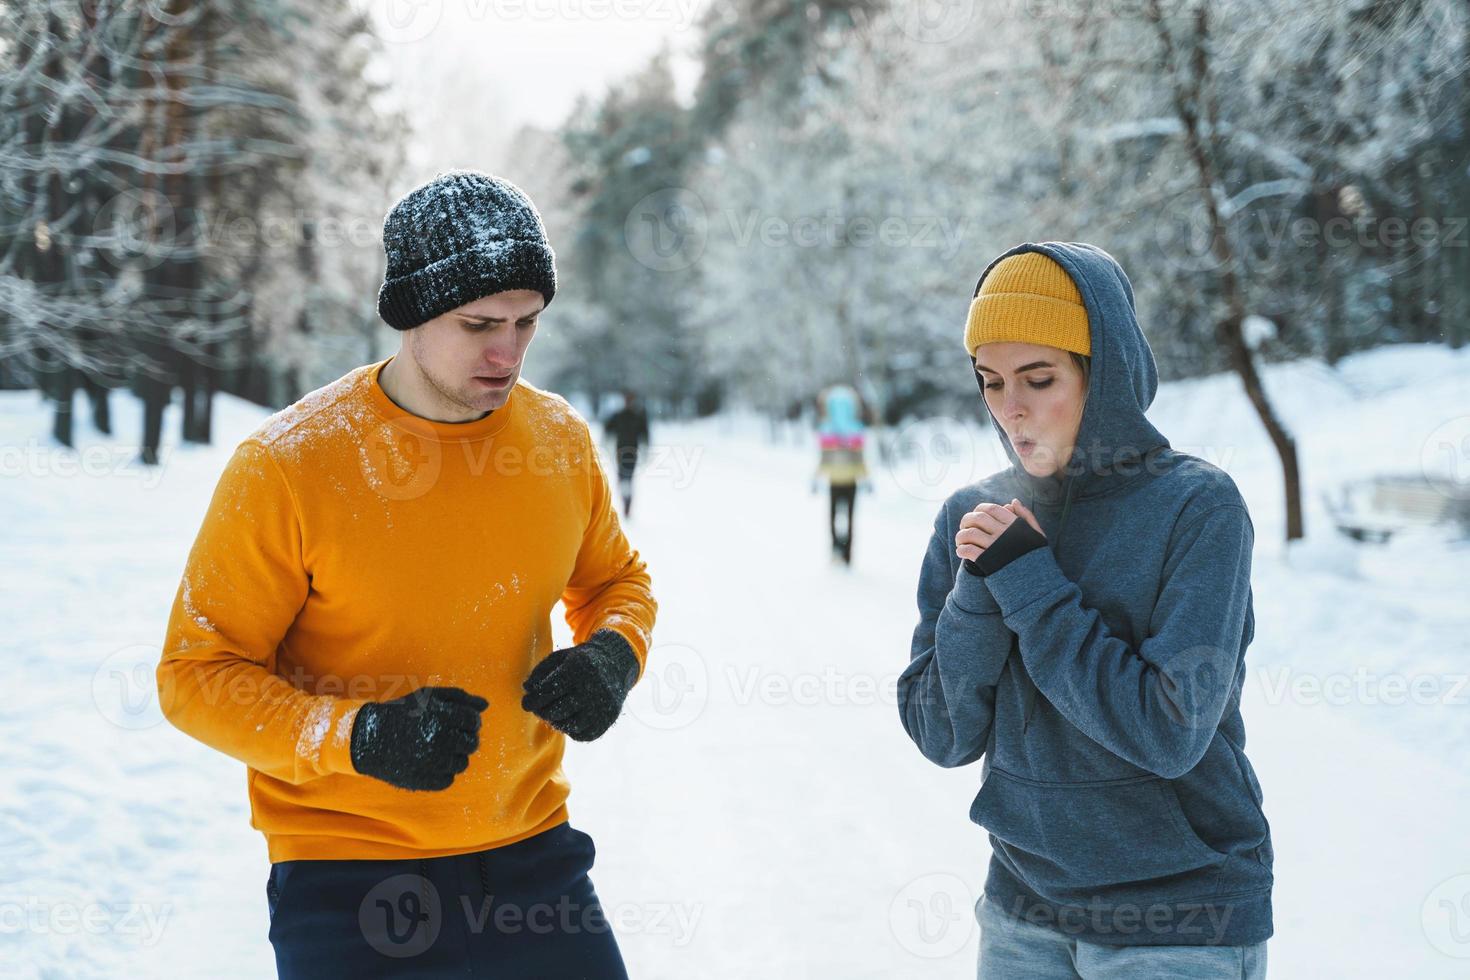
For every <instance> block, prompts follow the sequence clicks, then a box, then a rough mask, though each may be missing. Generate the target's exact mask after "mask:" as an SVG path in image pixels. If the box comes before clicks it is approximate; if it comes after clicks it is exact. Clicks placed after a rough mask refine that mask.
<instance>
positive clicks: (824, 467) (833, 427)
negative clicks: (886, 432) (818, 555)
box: [817, 385, 868, 565]
mask: <svg viewBox="0 0 1470 980" xmlns="http://www.w3.org/2000/svg"><path fill="white" fill-rule="evenodd" d="M818 413H819V417H820V418H819V423H818V426H817V437H818V442H819V444H820V446H821V452H822V456H821V461H820V462H819V463H818V464H817V472H818V473H820V474H821V475H822V476H823V477H825V478H826V480H827V485H828V488H829V490H828V494H829V501H830V504H831V511H830V515H829V520H830V522H831V531H832V556H833V557H834V558H841V559H842V562H843V564H846V565H851V564H852V522H853V511H854V509H855V507H856V505H857V491H858V482H859V481H860V480H863V479H865V478H866V477H867V475H868V468H867V464H866V463H865V462H864V461H863V442H864V436H865V433H866V427H865V426H864V424H863V410H862V402H861V401H860V400H859V399H858V394H857V392H856V391H854V390H852V389H851V388H849V387H848V386H847V385H834V386H832V387H831V388H828V389H827V390H826V391H825V392H823V393H822V395H821V396H820V397H819V399H818ZM839 512H841V513H842V514H843V522H842V527H841V528H840V529H839V528H838V522H837V515H838V513H839Z"/></svg>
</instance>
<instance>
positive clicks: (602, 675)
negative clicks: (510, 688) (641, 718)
mask: <svg viewBox="0 0 1470 980" xmlns="http://www.w3.org/2000/svg"><path fill="white" fill-rule="evenodd" d="M636 680H638V658H637V657H636V656H635V655H634V654H633V648H632V647H630V646H629V645H628V641H627V640H625V639H623V637H622V635H621V634H619V633H617V632H616V631H614V630H598V631H597V632H596V633H593V634H592V635H591V636H590V637H588V638H587V642H586V643H581V644H578V645H577V646H574V647H568V648H566V649H562V650H553V651H552V652H551V653H549V654H547V655H546V659H545V660H543V661H541V662H540V663H539V664H537V665H536V666H535V668H534V669H532V671H531V675H530V676H529V677H527V678H526V682H525V684H524V685H522V686H523V687H524V688H525V690H526V696H525V697H523V698H521V707H522V708H525V709H526V710H527V711H529V712H531V713H532V714H534V715H536V716H538V717H540V718H541V719H542V720H543V721H545V722H546V723H547V724H548V725H550V726H551V727H552V728H555V729H556V730H558V731H561V732H565V733H566V734H567V735H568V736H570V737H571V738H574V739H576V740H577V741H579V742H590V741H592V740H593V739H595V738H599V737H600V736H601V735H602V734H603V732H606V731H607V730H608V729H609V728H611V727H612V723H613V722H615V721H617V720H618V715H619V714H620V713H621V712H622V710H623V701H624V700H625V699H626V698H627V697H628V692H629V691H630V690H632V689H633V682H634V681H636Z"/></svg>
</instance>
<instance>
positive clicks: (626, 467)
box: [603, 388, 648, 517]
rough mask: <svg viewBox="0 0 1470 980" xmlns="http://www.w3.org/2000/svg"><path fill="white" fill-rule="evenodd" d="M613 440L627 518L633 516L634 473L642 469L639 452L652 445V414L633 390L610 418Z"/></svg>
mask: <svg viewBox="0 0 1470 980" xmlns="http://www.w3.org/2000/svg"><path fill="white" fill-rule="evenodd" d="M603 428H605V429H606V430H607V432H608V434H609V435H611V436H612V437H613V445H614V455H615V457H616V458H617V461H618V493H619V494H620V495H621V496H622V498H623V516H624V517H632V516H633V473H634V472H635V471H636V470H637V469H638V450H639V448H640V447H641V446H644V445H646V444H647V443H648V413H647V412H645V411H644V410H643V405H642V403H641V402H640V401H639V399H638V394H637V392H635V391H633V390H632V389H631V388H630V389H627V390H626V391H624V392H623V407H622V408H620V409H618V410H617V411H616V412H613V413H612V414H611V415H609V416H608V419H607V423H606V425H604V426H603Z"/></svg>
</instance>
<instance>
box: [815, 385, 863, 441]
mask: <svg viewBox="0 0 1470 980" xmlns="http://www.w3.org/2000/svg"><path fill="white" fill-rule="evenodd" d="M823 408H824V409H825V411H824V412H823V415H824V418H823V420H822V424H821V426H820V429H821V431H822V432H823V433H824V434H826V435H839V436H851V435H858V434H860V433H862V431H863V421H862V411H861V409H860V407H859V404H858V396H857V392H855V391H853V390H852V389H851V388H849V387H848V386H847V385H833V386H832V387H831V388H829V389H828V390H827V393H826V396H825V399H824V401H823Z"/></svg>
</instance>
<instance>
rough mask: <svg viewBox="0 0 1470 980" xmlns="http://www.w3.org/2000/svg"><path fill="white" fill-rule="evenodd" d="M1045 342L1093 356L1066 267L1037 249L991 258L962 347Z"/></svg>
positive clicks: (1083, 309) (1079, 298)
mask: <svg viewBox="0 0 1470 980" xmlns="http://www.w3.org/2000/svg"><path fill="white" fill-rule="evenodd" d="M1006 340H1012V341H1020V342H1021V343H1026V344H1044V345H1045V346H1047V347H1058V348H1061V349H1062V350H1069V351H1073V352H1075V353H1078V354H1083V355H1085V356H1088V357H1091V356H1092V337H1091V335H1090V334H1089V333H1088V330H1087V308H1086V307H1085V306H1083V305H1082V294H1081V293H1080V292H1078V291H1077V284H1076V283H1075V282H1073V281H1072V277H1071V276H1069V275H1067V270H1066V269H1063V268H1062V267H1061V266H1060V265H1058V264H1057V262H1056V260H1055V259H1053V258H1051V257H1050V256H1047V255H1043V254H1042V253H1040V252H1020V253H1017V254H1016V255H1011V256H1007V257H1006V258H1004V259H1001V260H1000V261H999V262H997V263H996V265H995V268H993V269H991V270H990V274H989V275H988V276H986V277H985V281H984V282H982V283H981V284H980V292H979V293H978V294H977V295H976V296H975V299H974V300H973V301H971V303H970V317H969V320H968V321H967V322H966V323H965V349H966V350H967V351H969V352H970V356H971V357H974V356H975V350H976V348H978V347H979V346H980V345H981V344H991V343H996V342H997V341H1006Z"/></svg>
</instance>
